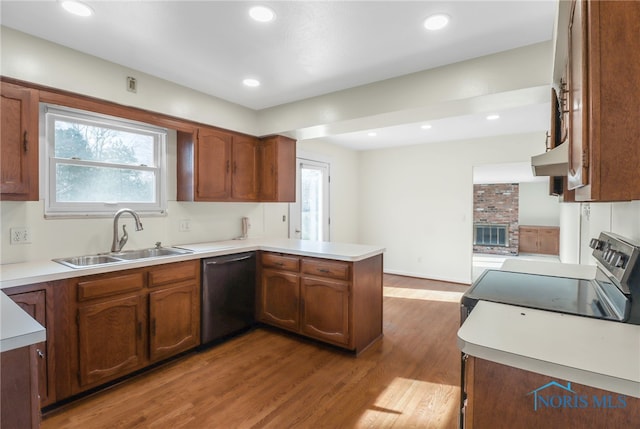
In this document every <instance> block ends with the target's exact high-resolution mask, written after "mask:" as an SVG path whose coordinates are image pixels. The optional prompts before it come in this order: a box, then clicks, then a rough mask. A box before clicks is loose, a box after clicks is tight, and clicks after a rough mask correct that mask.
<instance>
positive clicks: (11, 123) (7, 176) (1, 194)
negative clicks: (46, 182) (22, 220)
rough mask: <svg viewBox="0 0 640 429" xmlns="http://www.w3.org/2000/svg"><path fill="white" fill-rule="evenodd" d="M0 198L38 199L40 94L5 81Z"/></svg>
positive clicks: (0, 161) (16, 199) (1, 111)
mask: <svg viewBox="0 0 640 429" xmlns="http://www.w3.org/2000/svg"><path fill="white" fill-rule="evenodd" d="M0 88H1V91H0V92H1V98H2V105H1V106H0V117H1V118H2V127H1V129H2V132H1V133H0V135H1V136H2V137H1V139H2V140H1V150H0V163H1V165H0V175H1V179H0V199H3V200H14V201H37V200H38V91H36V90H33V89H29V88H23V87H20V86H17V85H13V84H9V83H6V82H2V83H1V84H0Z"/></svg>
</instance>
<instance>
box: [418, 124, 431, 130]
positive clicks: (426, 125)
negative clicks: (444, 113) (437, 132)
mask: <svg viewBox="0 0 640 429" xmlns="http://www.w3.org/2000/svg"><path fill="white" fill-rule="evenodd" d="M420 128H422V129H423V130H429V129H431V125H430V124H424V125H423V126H421V127H420Z"/></svg>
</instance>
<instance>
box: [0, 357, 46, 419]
mask: <svg viewBox="0 0 640 429" xmlns="http://www.w3.org/2000/svg"><path fill="white" fill-rule="evenodd" d="M35 356H36V352H35V346H27V347H20V348H18V349H13V350H9V351H6V352H2V354H1V355H0V379H1V380H2V389H0V390H1V392H0V403H1V404H2V406H1V407H0V427H2V428H20V429H28V428H32V429H35V428H39V427H40V408H39V407H38V388H37V386H36V383H37V382H38V380H37V375H36V362H35V361H36V357H35Z"/></svg>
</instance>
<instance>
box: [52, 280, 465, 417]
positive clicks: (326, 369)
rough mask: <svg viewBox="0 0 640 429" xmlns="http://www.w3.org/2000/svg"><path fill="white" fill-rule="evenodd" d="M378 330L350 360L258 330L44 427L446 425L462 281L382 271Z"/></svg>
mask: <svg viewBox="0 0 640 429" xmlns="http://www.w3.org/2000/svg"><path fill="white" fill-rule="evenodd" d="M384 285H385V297H384V337H383V339H382V340H380V341H378V342H377V343H376V344H375V345H374V346H372V347H370V348H369V349H368V350H366V351H365V352H363V353H362V354H360V355H359V356H358V357H355V356H354V355H352V354H349V353H345V352H343V351H339V350H336V349H333V348H330V347H327V346H324V345H321V344H319V343H315V342H312V341H307V340H304V339H301V338H300V337H294V336H291V335H288V334H283V333H281V332H279V331H276V330H271V329H256V330H254V331H251V332H249V333H247V334H244V335H241V336H239V337H236V338H234V339H232V340H230V341H228V342H226V343H223V344H221V345H218V346H215V347H213V348H211V349H208V350H206V351H203V352H200V353H195V354H193V355H189V356H187V357H185V358H183V359H180V360H178V361H175V362H172V363H170V364H168V365H166V366H163V367H161V368H157V369H155V370H153V371H150V372H148V373H145V374H143V375H141V376H138V377H136V378H134V379H132V380H129V381H127V382H125V383H122V384H120V385H118V386H115V387H113V388H111V389H109V390H106V391H103V392H101V393H98V394H96V395H94V396H91V397H89V398H85V399H83V400H80V401H78V402H76V403H74V404H73V405H71V406H69V407H67V408H65V409H64V410H62V411H60V412H56V413H53V414H51V415H49V416H47V417H46V418H45V419H44V420H43V422H42V426H41V427H42V428H43V429H59V428H65V429H75V428H78V429H80V428H82V429H101V428H105V429H106V428H109V429H114V428H127V429H130V428H171V429H181V428H188V429H199V428H225V429H226V428H234V429H235V428H241V429H244V428H277V429H283V428H313V429H315V428H332V429H336V428H376V429H377V428H403V429H404V428H447V429H448V428H452V429H453V428H455V427H456V426H457V416H458V414H457V413H458V402H459V394H460V388H459V377H460V354H459V353H460V352H459V351H458V349H457V347H456V332H457V330H458V325H459V304H458V301H459V299H460V295H461V293H462V292H464V291H465V290H466V288H467V286H465V285H459V284H452V283H445V282H435V281H429V280H422V279H415V278H408V277H400V276H392V275H385V276H384Z"/></svg>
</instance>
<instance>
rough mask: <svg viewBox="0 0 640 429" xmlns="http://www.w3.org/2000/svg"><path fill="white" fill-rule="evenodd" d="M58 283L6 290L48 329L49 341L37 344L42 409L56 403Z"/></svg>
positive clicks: (39, 391) (35, 350) (35, 349)
mask: <svg viewBox="0 0 640 429" xmlns="http://www.w3.org/2000/svg"><path fill="white" fill-rule="evenodd" d="M56 283H57V282H51V284H49V283H42V284H37V285H29V286H26V287H24V286H21V287H16V288H11V289H7V290H5V292H6V293H7V295H9V297H10V298H11V299H12V300H13V301H14V302H15V303H16V304H18V305H19V306H20V307H21V308H22V309H23V310H24V311H25V312H26V313H27V314H29V315H30V316H31V317H33V318H34V319H35V320H37V321H38V323H40V324H41V325H42V326H44V327H45V328H46V329H47V341H43V342H41V343H37V344H35V345H34V353H35V354H36V366H37V374H38V396H39V397H40V407H45V406H47V405H50V404H52V403H53V402H55V371H54V366H55V365H54V343H53V340H52V338H53V331H54V329H53V326H54V325H53V306H52V302H53V299H52V297H51V289H50V288H51V287H54V286H53V285H54V284H56Z"/></svg>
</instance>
